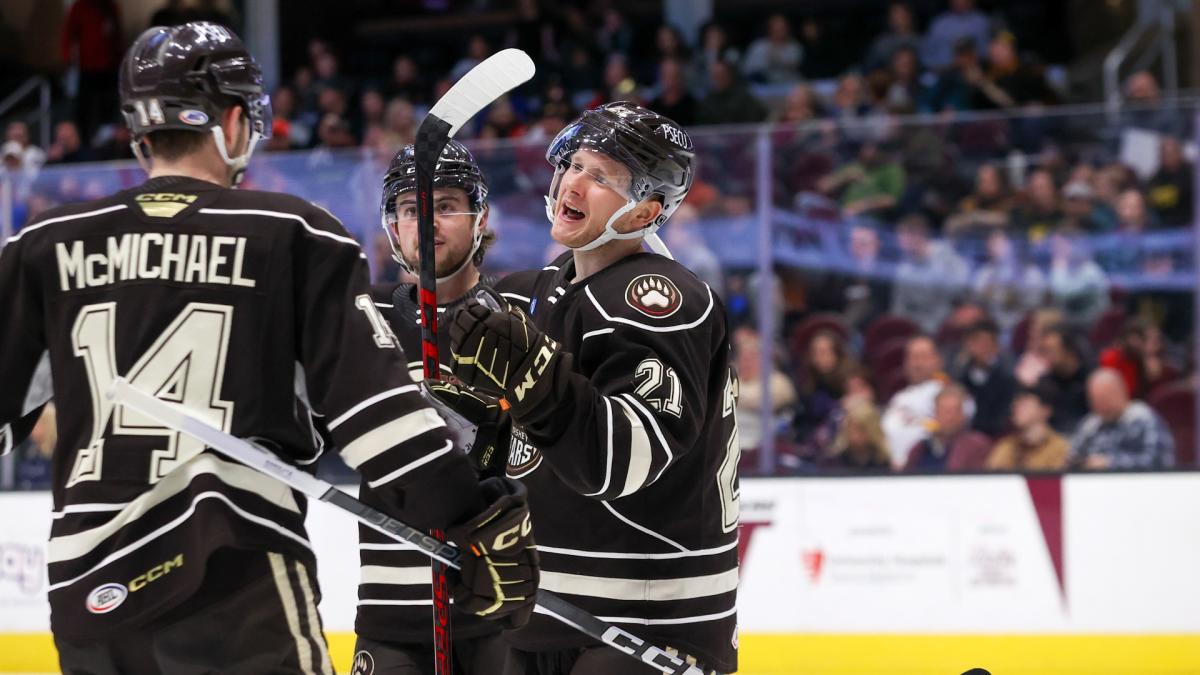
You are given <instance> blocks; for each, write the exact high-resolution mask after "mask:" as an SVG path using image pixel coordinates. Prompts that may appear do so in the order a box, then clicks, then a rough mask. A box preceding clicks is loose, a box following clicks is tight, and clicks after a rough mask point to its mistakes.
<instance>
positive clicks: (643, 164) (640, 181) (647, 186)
mask: <svg viewBox="0 0 1200 675" xmlns="http://www.w3.org/2000/svg"><path fill="white" fill-rule="evenodd" d="M581 147H582V148H587V149H591V150H596V151H598V152H602V153H604V154H606V155H608V156H609V157H612V158H613V159H615V160H617V161H618V162H620V163H621V164H623V165H625V167H627V168H628V169H629V172H630V174H632V182H631V184H630V190H629V192H630V196H631V198H632V199H634V200H635V201H642V200H643V199H646V198H648V197H651V196H653V195H659V196H661V198H662V201H663V209H662V213H661V214H660V215H659V217H658V219H657V220H656V221H655V222H654V223H653V227H655V228H657V226H659V225H662V224H663V223H664V222H666V220H667V218H669V217H670V216H671V214H672V213H674V212H675V209H677V208H679V205H680V204H682V203H683V200H684V198H685V197H687V193H688V190H690V189H691V187H692V177H693V175H694V173H695V171H694V169H693V166H692V164H693V161H694V159H695V152H694V149H693V147H692V139H691V138H690V137H689V136H688V135H687V132H685V131H684V130H683V129H682V128H681V127H680V126H679V125H678V124H676V123H675V122H673V121H672V120H671V119H669V118H667V117H664V116H663V115H660V114H658V113H656V112H654V111H653V110H649V109H647V108H643V107H642V106H640V105H637V104H635V103H630V102H628V101H618V102H615V103H606V104H605V105H602V106H600V107H599V108H596V109H594V110H588V111H585V112H584V113H583V114H582V115H580V116H579V117H578V118H576V119H575V121H574V122H572V123H571V124H568V125H567V126H566V128H564V129H563V130H562V131H560V132H558V135H557V136H555V138H554V141H553V142H551V143H550V147H549V148H547V149H546V160H547V161H549V162H550V164H551V165H552V166H554V167H558V166H560V165H561V164H562V163H563V162H565V161H567V160H568V159H569V158H570V157H571V155H572V153H574V152H575V151H576V150H578V149H579V148H581Z"/></svg>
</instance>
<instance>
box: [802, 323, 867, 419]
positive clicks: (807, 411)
mask: <svg viewBox="0 0 1200 675" xmlns="http://www.w3.org/2000/svg"><path fill="white" fill-rule="evenodd" d="M857 367H858V364H857V363H856V362H855V361H854V358H853V357H852V356H851V355H850V348H849V346H848V345H847V344H846V341H845V340H843V339H842V337H841V336H840V335H838V334H837V333H835V332H833V331H830V330H821V331H818V332H817V334H816V335H814V336H813V337H812V339H811V340H809V342H808V350H807V353H806V354H804V356H803V359H802V371H801V375H800V398H799V404H798V406H797V414H796V427H797V429H799V431H800V436H801V437H802V438H805V437H807V436H809V435H810V434H811V433H812V431H813V430H814V429H816V428H817V427H818V426H819V425H820V424H821V423H823V422H824V421H825V419H826V418H828V417H829V415H830V413H832V412H833V410H834V409H835V408H836V407H837V405H838V401H840V400H841V398H842V396H843V395H845V393H846V379H847V377H848V376H849V374H850V373H851V372H854V371H855V370H857Z"/></svg>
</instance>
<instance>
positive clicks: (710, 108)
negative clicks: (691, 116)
mask: <svg viewBox="0 0 1200 675" xmlns="http://www.w3.org/2000/svg"><path fill="white" fill-rule="evenodd" d="M708 74H709V79H710V81H711V83H712V86H711V88H710V90H709V92H708V95H707V96H705V97H704V99H703V100H701V101H700V108H699V109H698V110H697V111H696V123H697V124H739V123H748V122H761V121H763V120H765V119H766V118H767V108H766V106H764V105H763V104H762V102H761V101H759V100H758V99H757V98H755V97H754V95H753V94H751V93H750V90H749V89H747V88H746V86H745V85H744V84H743V83H742V82H741V81H739V80H738V74H737V70H736V69H735V68H734V67H733V64H731V63H729V62H727V61H716V62H714V63H713V64H712V65H711V66H710V67H709V70H708Z"/></svg>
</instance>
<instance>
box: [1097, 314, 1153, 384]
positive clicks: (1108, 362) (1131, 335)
mask: <svg viewBox="0 0 1200 675" xmlns="http://www.w3.org/2000/svg"><path fill="white" fill-rule="evenodd" d="M1152 327H1153V324H1151V323H1150V322H1149V321H1147V320H1146V319H1143V318H1137V317H1135V318H1130V319H1128V320H1126V321H1125V325H1124V326H1122V327H1121V335H1120V336H1119V337H1118V338H1117V342H1116V343H1115V344H1113V345H1111V346H1109V347H1108V348H1107V349H1104V350H1103V351H1101V352H1100V358H1099V359H1098V360H1097V361H1098V363H1099V364H1100V365H1101V366H1102V367H1104V368H1108V369H1111V370H1113V371H1115V372H1117V373H1119V374H1120V375H1121V379H1122V380H1124V381H1125V391H1127V392H1129V393H1130V395H1132V396H1133V397H1134V398H1142V397H1144V396H1145V395H1146V380H1147V378H1146V372H1145V362H1146V349H1147V337H1148V333H1149V332H1150V330H1151V328H1152Z"/></svg>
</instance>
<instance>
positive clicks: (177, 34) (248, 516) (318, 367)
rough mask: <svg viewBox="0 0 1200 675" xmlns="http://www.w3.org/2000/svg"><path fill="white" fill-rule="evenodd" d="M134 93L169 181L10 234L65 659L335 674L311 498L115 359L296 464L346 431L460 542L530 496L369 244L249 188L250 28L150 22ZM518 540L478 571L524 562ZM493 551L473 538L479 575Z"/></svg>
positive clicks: (414, 509) (8, 375)
mask: <svg viewBox="0 0 1200 675" xmlns="http://www.w3.org/2000/svg"><path fill="white" fill-rule="evenodd" d="M121 99H122V110H123V112H124V114H125V116H126V120H127V123H128V124H129V126H130V128H131V131H132V132H133V137H134V138H135V139H137V142H138V144H139V146H141V145H143V144H144V145H145V146H146V147H144V148H142V147H139V155H140V158H141V159H142V162H143V166H145V167H146V168H147V170H148V171H149V173H150V178H149V180H147V181H146V182H144V183H143V184H141V185H140V186H138V187H135V188H132V189H129V190H124V191H121V192H118V193H116V194H114V195H112V196H110V197H107V198H104V199H99V200H96V201H91V202H87V203H81V204H74V205H67V206H62V207H59V208H56V209H51V210H49V211H47V212H46V213H44V214H42V215H41V216H40V217H38V218H37V219H35V220H34V222H32V223H30V224H29V225H27V226H26V227H25V228H24V229H22V230H21V231H20V232H19V233H18V234H17V235H16V236H15V237H13V238H12V239H10V240H9V242H8V243H7V245H6V246H5V247H4V249H3V251H2V252H0V317H4V318H3V321H4V330H3V331H0V371H2V372H3V373H4V377H3V380H4V386H3V387H0V428H2V427H5V426H9V425H12V423H13V421H14V420H18V419H20V418H22V417H27V415H28V413H29V411H30V410H31V409H33V408H34V407H35V406H36V405H38V404H39V403H41V402H40V401H36V400H29V399H30V398H31V397H30V396H29V395H28V393H27V392H29V391H31V390H30V388H29V386H28V385H29V383H30V381H31V378H32V377H33V373H34V370H35V368H36V367H37V365H38V363H39V362H40V361H41V360H42V359H43V358H46V359H48V360H49V364H50V371H51V373H52V376H53V392H54V398H55V402H56V405H57V409H58V444H57V447H56V448H55V450H54V458H53V469H52V471H53V476H52V478H53V501H54V510H55V512H54V518H53V523H52V525H51V528H50V542H49V546H48V549H47V553H48V558H47V562H48V568H49V570H48V571H49V588H48V591H49V601H50V608H51V617H50V618H51V628H52V630H53V632H54V637H55V643H56V646H57V647H58V653H59V658H60V665H61V667H62V670H63V671H64V672H66V673H89V674H90V675H110V674H111V675H116V674H117V673H122V674H125V673H136V674H140V673H179V672H212V673H216V672H219V673H226V674H228V673H244V674H247V675H249V674H257V673H267V672H270V673H332V666H331V664H330V660H329V654H328V649H327V647H326V644H325V639H324V635H323V633H322V630H321V622H320V618H319V616H318V615H317V610H316V606H317V602H318V601H319V599H320V589H319V588H318V587H317V583H316V576H315V568H314V559H313V552H312V547H311V544H310V543H309V541H308V538H307V535H306V534H305V528H304V517H305V511H306V506H305V500H304V498H303V496H302V495H300V494H299V493H297V492H294V491H293V490H291V489H290V488H288V487H287V486H285V485H283V484H281V483H278V482H276V481H274V480H272V479H270V478H268V477H266V476H264V475H262V474H259V473H257V472H255V471H253V470H251V469H249V468H247V467H245V466H243V465H241V464H238V463H237V462H234V461H232V460H229V459H226V458H224V457H223V456H221V455H218V454H215V453H213V452H212V451H210V450H206V448H205V447H204V445H203V444H202V443H200V442H198V441H196V440H193V439H192V438H191V437H188V436H185V435H182V434H180V433H178V432H175V431H174V430H172V429H170V428H166V427H163V426H160V425H158V424H157V423H155V422H154V421H153V420H151V419H149V418H147V417H144V416H142V415H140V414H138V413H136V412H135V411H133V410H132V409H129V408H126V407H124V406H121V405H114V403H113V402H112V401H111V400H110V399H108V398H107V396H106V394H107V392H108V390H109V388H110V385H111V384H112V382H113V381H114V379H115V378H117V377H124V378H126V379H127V380H128V381H129V382H130V384H132V385H133V386H134V387H137V388H139V389H141V390H143V391H145V392H147V393H149V394H152V395H154V396H157V397H158V398H160V399H163V400H165V401H169V402H173V403H176V404H178V405H180V406H182V407H184V408H185V409H186V411H187V412H188V413H190V414H191V415H193V416H196V417H198V418H200V419H202V420H204V421H205V422H207V423H209V424H211V425H212V426H214V427H218V428H221V429H223V430H225V431H228V432H230V433H232V434H234V435H237V436H242V437H251V438H253V439H255V440H257V441H258V442H259V443H261V444H262V445H263V446H265V447H267V448H269V449H270V450H271V451H273V452H275V453H276V454H277V455H278V456H279V458H280V461H281V462H286V463H288V464H292V465H295V466H300V467H313V466H314V463H315V462H316V461H317V459H318V457H319V456H320V454H321V452H322V450H323V449H324V448H323V442H322V438H323V437H324V436H325V435H326V433H325V432H327V435H328V436H329V437H331V438H332V439H333V441H334V442H335V443H336V445H337V447H338V449H339V451H340V453H341V455H342V457H343V458H344V459H345V461H346V462H347V463H348V464H349V465H350V466H352V467H355V468H356V469H357V470H358V471H359V472H360V473H361V474H362V475H363V476H364V477H365V479H366V480H367V481H368V483H369V484H370V485H371V487H372V489H373V490H374V491H375V494H376V496H377V498H378V500H379V503H380V505H381V506H382V507H384V508H386V509H387V510H388V511H390V512H392V513H396V514H401V515H402V517H403V518H405V519H406V520H409V521H410V522H412V523H413V524H414V525H416V526H418V527H446V528H447V531H448V534H449V535H450V538H451V539H453V540H455V541H458V542H459V543H460V544H461V545H464V546H469V545H471V544H473V543H475V541H482V540H483V539H478V540H477V539H475V538H474V537H475V534H472V533H474V532H478V531H479V529H478V526H477V525H475V523H478V522H479V521H477V520H476V518H477V517H479V516H480V515H481V516H482V517H485V518H486V519H487V520H488V521H489V522H505V521H507V520H508V519H509V517H510V516H514V515H515V516H517V517H524V516H523V515H522V513H521V509H520V508H515V509H513V508H509V507H511V506H512V505H514V504H517V503H519V502H520V501H521V500H520V498H519V494H518V495H516V496H515V497H514V496H512V495H511V494H509V495H504V496H497V495H496V494H495V492H496V491H495V490H492V489H491V487H489V485H488V484H483V483H480V481H479V480H478V478H477V476H476V475H475V473H474V471H473V470H472V469H471V467H470V465H469V464H468V461H467V460H466V458H465V457H463V456H462V455H461V453H458V452H455V451H454V448H453V442H452V439H451V436H450V434H449V432H448V430H447V429H446V427H445V424H444V423H443V421H442V419H441V418H440V417H439V416H438V415H437V414H436V413H435V412H434V411H433V410H432V409H431V408H429V407H428V406H426V405H425V403H424V401H423V399H422V398H421V396H420V393H419V391H418V388H417V386H416V385H415V384H414V383H413V382H412V381H411V379H410V378H409V376H408V373H407V368H406V367H405V362H404V358H403V357H402V355H401V354H400V352H399V351H398V350H396V349H395V345H394V344H390V343H389V344H380V343H379V340H378V339H377V334H376V332H375V330H374V329H373V322H372V321H371V320H370V319H371V315H369V314H368V312H374V309H375V308H374V306H373V305H372V304H371V299H370V296H369V292H368V281H367V267H366V263H365V257H364V255H363V253H362V251H361V250H360V248H359V246H358V244H357V243H356V242H355V241H354V240H353V239H352V238H350V237H349V236H348V234H347V233H346V231H345V230H344V229H343V228H342V226H341V224H340V223H339V222H338V221H337V220H336V219H335V218H334V217H333V216H331V215H330V214H329V213H327V212H326V211H324V210H322V209H320V208H318V207H316V206H314V205H312V204H310V203H308V202H306V201H304V200H302V199H299V198H296V197H292V196H288V195H283V194H275V193H267V192H256V191H253V190H236V189H232V186H233V185H236V184H237V182H238V180H239V178H240V176H241V173H242V170H243V169H244V168H245V166H246V162H247V161H248V159H249V157H250V154H251V152H252V151H253V147H254V144H255V142H256V141H257V140H258V138H259V137H260V136H262V135H265V134H266V133H267V132H268V130H269V129H270V126H271V125H270V108H269V103H268V102H267V100H266V98H265V97H264V96H263V92H262V80H261V72H260V71H259V69H258V66H257V65H255V63H254V60H253V58H252V57H251V56H250V55H249V53H248V52H247V51H246V50H245V48H244V47H243V46H242V43H241V41H240V40H239V39H238V38H237V36H236V35H234V34H233V33H232V32H230V31H229V30H228V29H225V28H223V27H220V26H217V25H214V24H209V23H203V22H200V23H188V24H184V25H182V26H176V27H171V28H152V29H150V30H148V31H146V32H145V33H144V34H143V35H142V36H141V37H139V38H138V40H137V41H136V42H135V43H134V45H133V47H131V49H130V52H129V54H128V55H127V56H126V58H125V61H124V62H123V64H122V67H121ZM147 151H148V152H147ZM147 155H148V156H147ZM518 492H519V490H518ZM497 504H507V505H509V506H506V507H505V511H504V512H493V507H494V506H495V505H497ZM29 515H30V517H36V516H35V514H29ZM464 528H465V529H464ZM480 536H481V537H482V536H487V535H480ZM493 538H494V535H490V536H487V539H486V540H487V541H489V542H490V541H492V540H493ZM514 562H518V564H517V565H513V566H510V567H506V568H505V569H502V570H499V571H494V570H491V569H486V570H483V575H482V577H483V578H491V579H494V578H496V577H497V576H498V575H499V576H500V577H504V576H505V575H507V574H508V573H509V570H518V569H525V570H526V572H528V566H527V565H525V564H524V563H522V562H520V561H514ZM491 565H492V563H491V562H488V561H485V562H484V563H482V564H477V563H476V561H475V560H474V557H473V556H470V555H467V556H464V571H463V575H462V578H463V579H464V580H466V579H471V578H477V577H480V575H479V574H478V571H480V568H481V567H482V566H487V567H489V568H490V567H491ZM529 576H530V575H529V574H525V578H526V579H528V578H529ZM533 578H534V579H536V571H534V573H533ZM456 585H457V584H456ZM463 586H465V585H463ZM472 587H473V588H476V589H479V588H480V587H479V586H472ZM519 588H524V592H526V593H529V594H530V595H532V589H531V588H529V587H528V586H524V587H522V586H520V585H513V586H509V587H508V588H506V589H503V590H504V592H499V593H487V592H486V591H484V592H480V593H476V594H472V593H470V592H469V591H468V590H467V589H466V588H465V587H458V588H456V589H455V593H456V595H455V597H456V599H457V600H458V601H459V602H458V604H459V605H460V607H461V606H463V605H466V606H467V607H468V608H472V607H481V606H482V607H486V608H489V609H491V610H498V611H493V613H492V614H491V616H503V615H506V614H507V613H508V612H510V611H513V610H516V609H524V610H525V611H528V610H529V605H528V603H527V602H508V601H507V600H506V596H505V592H507V593H509V594H512V593H513V592H514V591H515V590H516V589H519ZM488 589H491V590H495V589H494V588H492V586H491V585H489V586H488ZM517 592H520V591H517ZM472 611H474V610H472Z"/></svg>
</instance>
